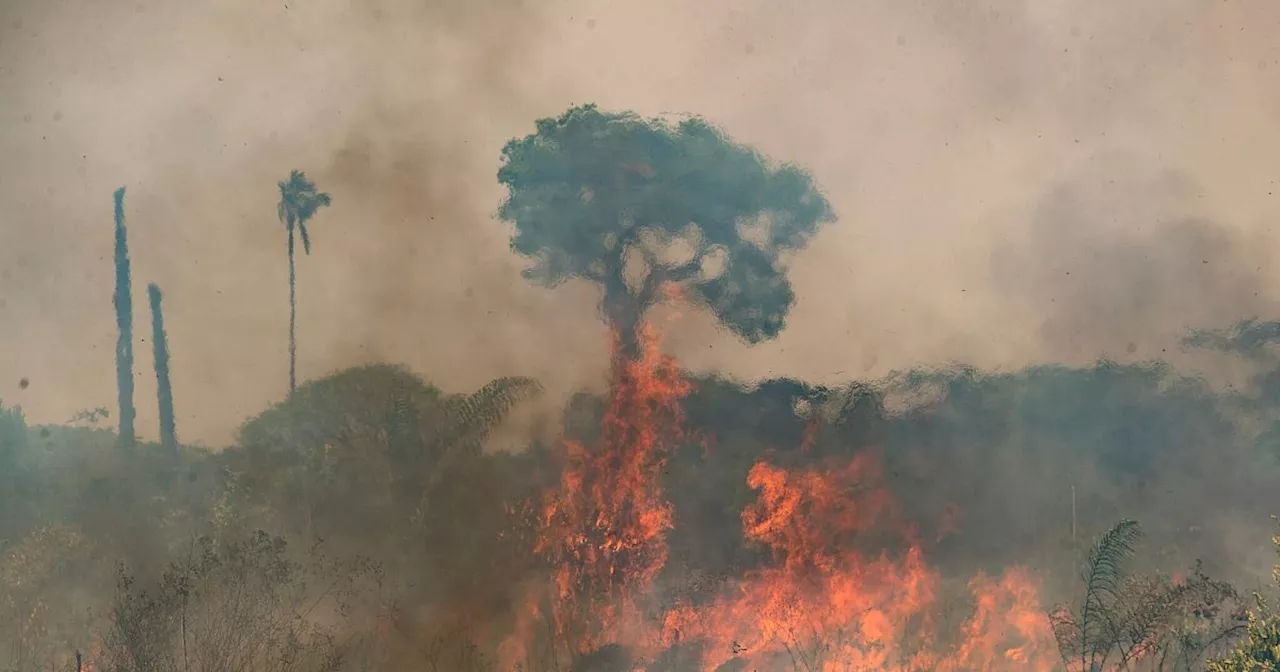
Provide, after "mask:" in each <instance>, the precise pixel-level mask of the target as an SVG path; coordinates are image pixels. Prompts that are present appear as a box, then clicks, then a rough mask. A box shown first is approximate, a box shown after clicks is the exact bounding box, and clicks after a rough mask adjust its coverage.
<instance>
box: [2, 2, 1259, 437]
mask: <svg viewBox="0 0 1280 672" xmlns="http://www.w3.org/2000/svg"><path fill="white" fill-rule="evenodd" d="M1277 28H1280V5H1276V4H1275V3H1274V2H1270V1H1269V0H1238V1H1232V2H1214V3H1206V2H1199V1H1195V0H1142V1H1139V2H1129V3H1123V4H1116V5H1112V4H1105V3H1094V4H1086V3H1074V2H1067V1H1066V0H1039V1H1036V2H1030V1H1027V0H1021V1H1016V0H997V1H993V2H961V1H959V0H938V1H936V2H928V3H902V2H891V1H887V0H883V1H881V0H877V1H860V2H845V1H837V0H809V1H805V2H781V1H777V0H749V1H746V2H729V1H727V0H706V1H703V2H696V3H695V2H676V1H674V0H655V1H650V2H644V3H615V2H603V1H589V0H547V1H545V2H518V1H516V0H465V1H464V0H431V1H428V0H420V1H418V2H411V1H410V0H368V1H364V2H343V1H340V0H287V1H286V0H277V1H276V2H261V1H259V0H254V1H249V0H230V1H226V2H218V3H213V2H204V3H198V2H160V1H158V0H138V1H135V2H120V1H116V0H107V1H98V2H88V1H86V0H66V1H58V2H51V1H45V0H9V1H8V2H5V3H4V4H3V5H2V6H0V153H2V155H3V157H4V162H3V165H2V166H0V213H2V214H0V399H3V400H4V401H5V403H10V404H20V405H22V407H23V408H24V409H25V411H26V413H27V415H28V417H29V418H30V420H31V421H33V422H61V421H64V420H66V419H67V418H69V417H70V416H71V415H72V414H73V413H74V412H75V411H77V410H78V409H82V408H91V407H96V406H107V407H112V406H113V398H114V385H113V383H114V381H113V377H112V376H113V370H112V362H111V356H110V353H111V351H112V347H113V343H114V338H115V332H114V323H113V319H112V313H111V302H110V297H111V287H112V267H111V244H112V243H111V229H112V223H111V198H110V195H111V193H112V191H113V190H114V189H115V188H117V187H119V186H122V185H123V186H125V187H127V189H128V192H127V196H126V203H125V207H126V212H127V216H128V221H129V232H130V240H129V243H130V248H131V256H132V259H133V269H134V271H133V272H134V278H135V279H134V283H135V287H142V286H145V285H146V283H148V282H156V283H158V284H159V285H160V286H161V287H162V288H163V290H164V292H165V297H166V303H165V310H166V315H165V319H166V323H167V328H168V332H169V339H170V349H171V352H172V357H173V365H172V366H173V384H174V388H175V395H176V400H177V405H178V408H177V412H178V424H179V427H180V431H181V433H182V436H183V439H184V440H191V441H202V442H205V443H208V444H212V445H219V444H222V443H224V442H226V441H228V440H229V439H230V437H231V436H232V434H233V432H234V431H235V429H236V427H237V426H238V425H239V424H240V423H241V422H242V421H243V420H244V419H245V418H246V417H249V416H250V415H252V414H254V413H256V412H258V411H260V410H261V409H263V408H264V407H266V406H267V405H268V404H270V403H272V402H274V401H278V400H279V399H281V398H282V397H283V396H284V394H285V391H286V383H287V367H288V360H287V356H286V345H287V341H286V338H287V325H288V306H287V303H286V302H287V291H288V289H287V282H286V277H287V265H286V258H285V235H284V231H283V229H282V227H281V226H280V224H279V223H278V222H277V221H276V218H275V203H276V199H277V196H278V195H277V192H276V188H275V183H276V181H277V180H279V179H283V178H284V177H286V176H287V175H288V171H289V170H290V169H293V168H298V169H302V170H305V171H307V173H308V175H309V176H310V177H312V178H313V179H315V181H316V183H317V185H318V186H319V187H320V188H321V189H322V190H324V191H327V192H329V193H331V194H332V195H333V199H334V204H333V207H331V208H327V209H325V210H323V211H321V212H320V213H319V214H318V215H317V217H316V219H315V220H314V221H313V222H312V224H311V229H312V231H313V235H314V249H313V253H312V255H311V256H310V257H305V256H303V257H300V258H299V267H298V273H299V278H298V281H299V284H298V292H299V295H298V309H299V315H298V319H299V374H300V376H301V377H302V378H303V379H307V378H313V377H317V376H319V375H322V374H325V373H328V372H330V371H332V370H335V369H339V368H342V367H347V366H351V365H355V364H359V363H363V362H370V361H381V360H387V361H396V362H404V363H406V364H407V365H408V366H410V367H411V368H413V369H415V370H417V371H419V372H421V373H422V374H424V375H425V376H426V377H427V378H428V379H430V380H432V381H434V382H436V383H437V384H439V385H441V386H442V387H444V388H446V389H449V390H463V389H472V388H475V387H478V386H480V385H482V384H483V383H484V382H486V381H488V380H489V379H491V378H493V377H495V376H499V375H532V376H536V377H538V378H539V379H540V380H542V381H543V382H544V383H545V384H546V385H547V386H548V387H549V388H550V389H552V390H553V391H560V392H566V391H568V390H571V389H573V388H576V387H579V386H584V385H597V384H600V383H602V382H603V380H604V371H605V363H606V358H607V352H606V350H605V347H604V342H605V341H604V339H603V338H602V335H603V329H604V327H603V326H602V324H601V323H600V322H599V320H598V319H597V317H596V312H595V301H596V297H595V296H594V294H593V291H592V288H590V287H584V286H576V287H566V288H562V289H559V290H555V291H551V290H542V289H536V288H533V287H531V286H529V285H528V283H526V282H525V281H524V280H522V279H521V277H520V275H519V271H520V268H521V265H522V261H521V260H519V259H517V258H514V257H513V255H512V254H511V253H510V252H509V250H508V247H507V239H508V236H509V231H508V229H507V227H506V225H504V224H503V223H501V222H497V221H495V219H494V218H493V213H494V211H495V209H496V207H497V205H498V203H499V202H500V199H501V197H502V192H501V189H500V188H499V186H498V184H497V182H496V180H495V177H494V174H495V171H496V170H497V166H498V157H499V150H500V149H501V147H502V144H503V143H504V141H505V140H506V139H508V138H510V137H512V136H516V135H524V134H526V133H529V132H531V131H532V122H533V120H534V119H535V118H538V117H543V116H548V115H554V114H558V113H559V112H561V111H563V110H564V109H565V108H566V107H567V106H568V105H569V104H571V103H582V102H596V103H599V104H600V105H601V106H602V107H605V108H609V109H634V110H636V111H638V112H640V113H642V114H650V115H652V114H663V113H671V114H684V113H696V114H700V115H704V116H706V117H707V118H708V119H710V120H712V121H714V122H715V123H718V124H721V125H722V126H723V127H724V128H725V129H726V131H728V132H729V133H730V134H731V135H732V136H733V137H734V138H735V139H738V140H740V141H742V142H745V143H748V144H751V145H754V146H757V147H759V148H760V149H762V150H763V151H764V152H766V153H768V154H770V155H771V156H774V157H776V158H778V159H780V160H786V161H795V162H797V163H799V164H801V165H803V166H805V167H807V168H809V169H810V170H811V171H812V172H813V174H814V176H815V178H816V179H817V181H818V183H819V184H821V185H822V186H823V188H824V189H825V190H826V191H827V193H828V196H829V198H830V200H831V202H832V205H833V206H834V208H835V210H836V212H837V214H838V215H839V217H840V221H839V222H838V223H837V224H835V225H833V226H831V227H829V228H827V229H826V230H824V231H822V232H821V233H820V234H819V236H818V237H817V238H816V239H815V240H814V241H813V243H812V244H811V245H810V247H809V249H807V250H806V251H804V252H803V253H801V254H799V255H798V256H797V257H796V258H795V259H793V260H792V267H791V271H790V273H791V277H792V279H793V280H794V282H795V286H796V292H797V294H798V297H799V303H798V304H797V306H796V307H795V310H794V312H793V313H792V316H791V319H790V326H789V328H788V329H787V330H786V331H785V332H784V333H783V336H782V337H781V338H780V339H779V340H778V341H776V342H774V343H770V344H767V345H764V346H761V347H757V348H752V349H748V348H747V347H746V346H745V345H742V344H739V343H736V342H735V341H734V340H733V339H732V338H731V337H730V336H728V335H726V334H722V333H717V332H716V331H715V329H714V327H712V326H711V322H710V320H709V319H707V318H705V317H700V316H698V315H696V314H693V313H691V314H689V315H687V316H686V317H685V318H684V319H683V321H680V322H678V323H677V326H676V327H675V332H674V333H673V334H672V347H673V349H674V350H675V351H676V353H677V354H679V355H680V356H682V357H683V358H684V360H685V362H686V363H688V364H689V365H691V366H693V367H694V368H698V369H703V370H710V369H716V370H721V371H724V372H727V373H730V374H734V375H738V376H743V377H756V376H764V375H794V376H799V377H804V378H809V379H813V380H816V381H821V382H831V381H838V380H848V379H850V378H855V377H868V376H879V375H883V374H885V373H887V372H889V371H891V370H893V369H900V368H905V367H910V366H917V365H932V364H943V363H947V362H951V361H963V362H968V363H972V364H976V365H979V366H983V367H1000V368H1010V367H1017V366H1020V365H1023V364H1027V363H1031V362H1040V361H1063V362H1068V363H1084V362H1089V361H1092V360H1093V359H1095V358H1097V357H1099V356H1109V357H1112V358H1115V359H1119V360H1133V359H1146V358H1154V357H1167V358H1173V359H1174V360H1175V361H1179V362H1183V363H1185V364H1186V365H1187V366H1189V367H1190V366H1193V365H1195V364H1196V362H1192V361H1191V360H1187V359H1185V358H1182V359H1179V358H1180V357H1181V356H1180V355H1179V352H1178V350H1177V342H1178V339H1179V338H1180V337H1181V336H1183V335H1184V333H1185V332H1186V330H1187V329H1190V328H1193V327H1202V326H1209V327H1216V326H1224V325H1225V324H1226V323H1229V322H1232V321H1234V320H1236V319H1238V318H1241V317H1247V316H1250V315H1262V316H1273V315H1275V313H1276V307H1277V306H1276V301H1277V299H1278V298H1280V297H1278V296H1277V293H1276V291H1275V290H1273V289H1272V287H1275V286H1276V285H1277V283H1276V281H1277V280H1280V278H1278V277H1277V273H1276V272H1275V270H1274V269H1273V268H1272V266H1271V264H1270V255H1269V254H1268V250H1269V249H1271V247H1272V246H1273V245H1275V244H1276V242H1277V241H1276V232H1275V230H1274V227H1273V225H1272V222H1273V221H1274V220H1273V218H1274V216H1275V214H1276V203H1277V200H1278V199H1280V194H1276V193H1275V192H1277V191H1280V184H1278V183H1277V179H1278V178H1280V175H1278V173H1277V168H1276V164H1275V160H1274V157H1275V156H1277V155H1280V127H1277V125H1276V124H1275V123H1274V120H1275V118H1276V113H1277V111H1280V86H1278V84H1280V82H1278V81H1277V78H1278V77H1280V43H1277V42H1276V41H1275V39H1274V35H1275V34H1276V30H1277ZM135 321H136V324H137V328H138V333H139V334H143V332H144V331H145V329H143V328H142V326H144V325H143V322H142V321H141V318H135ZM140 341H141V339H140ZM137 347H138V348H139V350H138V351H139V352H149V349H150V344H149V343H144V342H140V343H139V344H138V346H137ZM1184 360H1185V361H1184ZM1201 364H1203V363H1201ZM1206 373H1213V371H1206ZM23 378H27V379H29V380H30V385H29V386H28V387H26V388H25V389H20V388H19V380H21V379H23ZM138 381H139V385H138V390H137V398H138V399H139V400H140V403H139V418H138V427H139V429H140V431H141V433H142V434H143V436H150V437H154V435H155V429H154V428H155V426H156V418H155V411H154V408H153V406H154V404H151V403H141V400H148V399H152V398H153V394H154V380H153V377H152V376H151V375H150V372H149V370H148V369H146V367H139V373H138Z"/></svg>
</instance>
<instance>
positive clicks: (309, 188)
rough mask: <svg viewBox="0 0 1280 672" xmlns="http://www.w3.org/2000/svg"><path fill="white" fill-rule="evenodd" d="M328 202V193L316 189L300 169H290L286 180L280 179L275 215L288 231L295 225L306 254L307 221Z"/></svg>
mask: <svg viewBox="0 0 1280 672" xmlns="http://www.w3.org/2000/svg"><path fill="white" fill-rule="evenodd" d="M329 203H330V199H329V194H326V193H323V192H320V191H317V190H316V184H315V183H314V182H312V181H311V180H309V179H307V175H306V173H303V172H302V171H301V170H294V171H291V172H290V173H289V179H288V180H281V181H280V203H279V204H278V205H277V206H276V216H277V217H279V218H280V223H281V224H284V226H285V228H286V229H288V230H289V231H290V232H292V231H293V227H294V226H295V224H296V225H297V227H298V233H299V234H300V235H301V236H302V249H303V251H304V252H306V253H307V254H311V236H310V234H308V233H307V221H308V220H310V219H311V218H312V217H313V216H314V215H315V214H316V211H317V210H319V209H320V208H323V207H326V206H328V205H329Z"/></svg>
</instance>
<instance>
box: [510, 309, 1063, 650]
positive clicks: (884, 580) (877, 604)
mask: <svg viewBox="0 0 1280 672" xmlns="http://www.w3.org/2000/svg"><path fill="white" fill-rule="evenodd" d="M639 340H640V346H641V347H640V349H639V351H640V355H639V356H638V357H635V358H634V359H630V360H628V359H626V358H623V357H617V358H616V359H615V368H614V379H613V386H612V396H611V398H610V402H609V406H608V410H607V412H606V414H605V418H604V427H603V432H602V434H601V436H600V439H599V441H598V443H597V444H596V445H595V446H593V447H592V448H587V447H585V446H582V445H579V444H576V443H568V444H567V445H566V446H565V452H564V459H565V464H564V468H563V472H562V475H561V477H560V480H559V482H558V483H557V484H556V486H555V487H553V488H551V489H550V490H549V491H548V492H547V493H545V494H544V496H543V498H542V499H541V503H540V509H539V513H540V515H539V516H538V522H539V526H540V529H539V533H538V540H537V544H536V550H537V552H538V553H539V554H540V555H541V556H542V557H544V558H545V559H547V560H548V561H549V562H550V563H551V567H552V569H551V579H552V580H551V581H550V582H549V583H548V584H547V585H546V586H542V587H540V588H539V587H535V589H534V590H533V591H532V592H531V593H530V597H529V600H528V603H527V606H526V608H525V609H524V611H523V612H521V614H519V615H518V617H517V623H516V627H515V629H514V632H513V634H512V636H511V637H510V638H509V639H508V640H507V642H506V643H505V644H504V646H503V647H502V661H503V669H519V666H520V664H521V663H522V661H523V659H526V658H528V656H529V651H530V644H531V643H532V640H533V639H534V638H535V633H537V632H539V631H540V630H539V627H538V625H537V624H538V622H540V621H542V622H546V623H549V625H550V628H546V627H543V628H542V630H541V631H542V632H544V633H545V632H546V631H547V630H550V631H551V632H553V633H554V638H555V639H556V642H554V643H552V646H551V649H552V650H553V653H554V652H555V651H559V652H561V653H563V654H567V655H569V656H581V655H585V654H588V653H590V652H592V651H595V650H598V649H600V648H601V647H602V646H605V645H608V644H617V645H621V646H623V647H625V648H626V649H627V650H628V651H629V652H631V654H632V655H633V656H634V657H635V658H636V659H637V660H644V659H648V660H652V659H653V658H654V657H656V656H658V655H660V654H661V653H662V652H663V651H667V652H672V651H676V652H678V653H679V655H681V656H682V658H681V663H682V664H683V665H685V666H689V665H692V666H694V667H696V669H700V670H716V669H728V667H727V666H726V667H724V668H722V667H721V666H724V665H725V664H726V663H729V664H731V665H732V664H735V663H737V664H745V665H748V666H755V668H756V669H798V670H823V671H825V672H834V671H836V670H882V669H899V670H926V669H927V670H941V671H943V672H959V671H961V670H1044V671H1046V672H1047V671H1048V670H1051V669H1053V667H1054V666H1055V664H1056V663H1057V656H1056V649H1055V647H1054V644H1053V642H1054V639H1053V634H1052V631H1051V628H1050V624H1049V622H1048V619H1047V618H1046V616H1045V612H1044V610H1043V609H1042V608H1041V605H1040V603H1039V597H1038V594H1037V590H1036V586H1035V582H1034V581H1033V580H1032V579H1031V577H1030V575H1029V574H1028V573H1027V572H1026V571H1025V570H1022V569H1020V568H1013V569H1010V570H1008V571H1006V572H1005V573H1004V575H1003V576H1001V577H999V578H991V577H987V576H985V575H982V576H978V577H976V578H974V579H973V580H972V581H970V583H969V591H970V593H971V596H972V599H973V604H974V606H973V609H972V613H971V616H970V617H969V618H968V619H967V620H966V621H965V622H964V623H963V625H962V626H961V627H960V631H959V632H958V633H951V636H950V637H949V638H946V641H947V642H948V643H947V644H945V645H944V644H943V643H942V641H943V639H944V637H943V633H939V625H938V622H937V620H938V619H937V613H936V612H937V611H938V609H939V593H940V588H941V586H942V583H943V581H942V577H941V576H940V575H939V574H938V573H937V572H936V571H934V570H932V569H930V568H929V567H928V566H927V564H926V562H925V553H924V550H923V548H922V547H921V545H920V543H919V542H918V540H917V538H916V534H915V530H914V527H913V526H912V525H910V524H905V523H903V522H902V521H901V514H900V512H899V511H898V510H897V508H896V507H895V505H894V501H893V498H892V496H891V493H890V492H889V490H888V489H887V488H886V487H884V485H883V483H882V476H883V474H882V467H881V463H880V461H879V459H878V457H877V456H876V455H875V454H874V453H873V452H863V453H860V454H859V455H857V456H856V457H854V458H853V459H852V460H849V461H847V462H845V463H843V464H826V465H823V466H822V467H821V468H807V469H797V470H787V469H782V468H779V467H777V466H774V465H771V464H768V463H766V462H760V463H758V464H756V465H755V466H754V467H753V468H752V469H751V471H750V474H749V475H748V480H747V483H748V485H749V486H750V487H751V488H752V489H753V490H755V491H756V492H757V497H756V500H755V501H754V502H753V503H752V504H750V505H749V506H747V507H746V509H745V510H744V511H743V512H742V530H743V535H744V537H745V538H746V539H747V540H748V541H749V542H751V543H753V544H756V545H758V546H759V547H761V548H762V549H764V550H766V551H767V552H768V557H769V562H768V563H767V564H766V565H765V566H763V567H758V568H754V569H751V570H749V571H747V572H745V573H744V574H743V575H742V576H741V577H739V578H737V579H733V580H731V581H729V582H728V583H726V585H725V587H724V590H723V591H722V592H721V593H720V594H719V595H718V596H717V597H714V598H712V599H711V601H710V602H706V603H695V602H693V601H690V600H685V601H682V602H676V603H675V604H674V605H671V604H667V605H666V606H665V607H664V606H661V605H662V600H661V597H662V596H661V595H659V593H660V592H661V591H659V589H658V587H657V579H658V577H659V574H660V573H661V572H662V570H663V568H664V567H665V565H666V562H667V559H668V547H667V542H666V535H667V532H668V531H669V530H670V529H671V528H672V526H673V525H674V518H673V515H674V514H673V510H672V507H671V505H670V503H668V502H667V501H666V499H665V497H664V494H663V490H662V484H661V474H662V469H663V466H664V464H665V462H666V459H667V455H668V452H669V450H670V446H671V445H672V443H673V440H674V439H676V438H678V437H679V436H680V422H681V419H682V414H681V411H680V401H681V399H682V398H683V397H684V396H685V395H687V394H688V392H689V384H688V383H687V382H686V381H684V380H683V379H682V378H681V376H680V372H679V369H678V367H677V364H676V362H675V361H674V360H673V359H672V358H670V357H667V356H664V355H662V354H661V353H660V351H659V348H658V339H657V333H656V331H655V330H654V329H653V328H652V327H651V326H645V327H644V328H643V329H642V330H641V331H640V339H639ZM617 345H618V341H617V339H615V347H616V346H617ZM615 352H616V350H615ZM958 516H959V512H958V511H957V510H955V509H954V508H948V510H947V511H946V512H944V525H943V528H944V529H943V530H942V531H941V532H940V534H954V533H956V527H955V521H956V520H958ZM868 545H874V546H875V547H877V548H880V549H883V550H879V551H877V552H875V553H870V554H868V553H862V552H858V551H857V550H856V549H857V548H859V547H864V548H865V547H867V546H868ZM686 651H687V652H688V653H687V655H686ZM638 664H639V663H638ZM636 669H644V668H643V664H640V667H637V668H636ZM681 669H686V668H681ZM735 669H736V668H735Z"/></svg>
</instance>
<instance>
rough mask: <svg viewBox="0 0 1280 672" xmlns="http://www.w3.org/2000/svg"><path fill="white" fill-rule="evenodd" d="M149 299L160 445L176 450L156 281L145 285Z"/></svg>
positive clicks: (166, 344) (165, 337) (166, 341)
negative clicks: (158, 409)
mask: <svg viewBox="0 0 1280 672" xmlns="http://www.w3.org/2000/svg"><path fill="white" fill-rule="evenodd" d="M147 295H148V298H149V299H150V301H151V347H152V349H153V350H154V352H155V360H156V396H157V399H158V402H159V406H160V445H162V446H164V448H165V450H168V451H171V452H174V453H176V452H177V451H178V433H177V429H176V427H175V423H174V418H173V384H172V383H171V382H170V380H169V335H168V334H167V333H165V330H164V312H163V310H162V309H161V307H160V301H161V299H162V298H163V296H164V295H163V294H161V293H160V287H159V285H157V284H156V283H154V282H153V283H151V284H150V285H148V286H147Z"/></svg>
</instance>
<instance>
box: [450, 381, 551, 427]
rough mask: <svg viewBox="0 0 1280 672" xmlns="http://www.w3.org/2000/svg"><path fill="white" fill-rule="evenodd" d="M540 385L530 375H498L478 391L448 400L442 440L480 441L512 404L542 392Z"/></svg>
mask: <svg viewBox="0 0 1280 672" xmlns="http://www.w3.org/2000/svg"><path fill="white" fill-rule="evenodd" d="M542 390H543V388H542V385H541V383H539V382H538V381H537V380H534V379H533V378H522V377H505V378H498V379H496V380H493V381H491V382H489V384H487V385H485V386H484V387H482V388H480V389H479V390H477V391H475V392H473V393H471V394H469V395H466V396H462V397H458V398H455V399H452V400H450V401H449V402H447V404H446V409H445V413H446V416H447V417H448V418H449V420H448V423H449V426H448V430H447V431H446V432H444V433H443V434H442V436H443V437H444V438H445V440H446V441H456V442H466V443H474V442H479V443H483V442H484V439H485V438H487V437H488V435H489V434H490V433H491V432H492V431H493V430H495V429H497V428H498V425H500V424H502V421H503V419H505V418H506V417H507V414H508V413H510V412H511V409H512V408H514V407H515V405H516V404H518V403H520V402H522V401H526V400H528V399H531V398H533V397H535V396H537V395H539V394H541V393H542Z"/></svg>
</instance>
